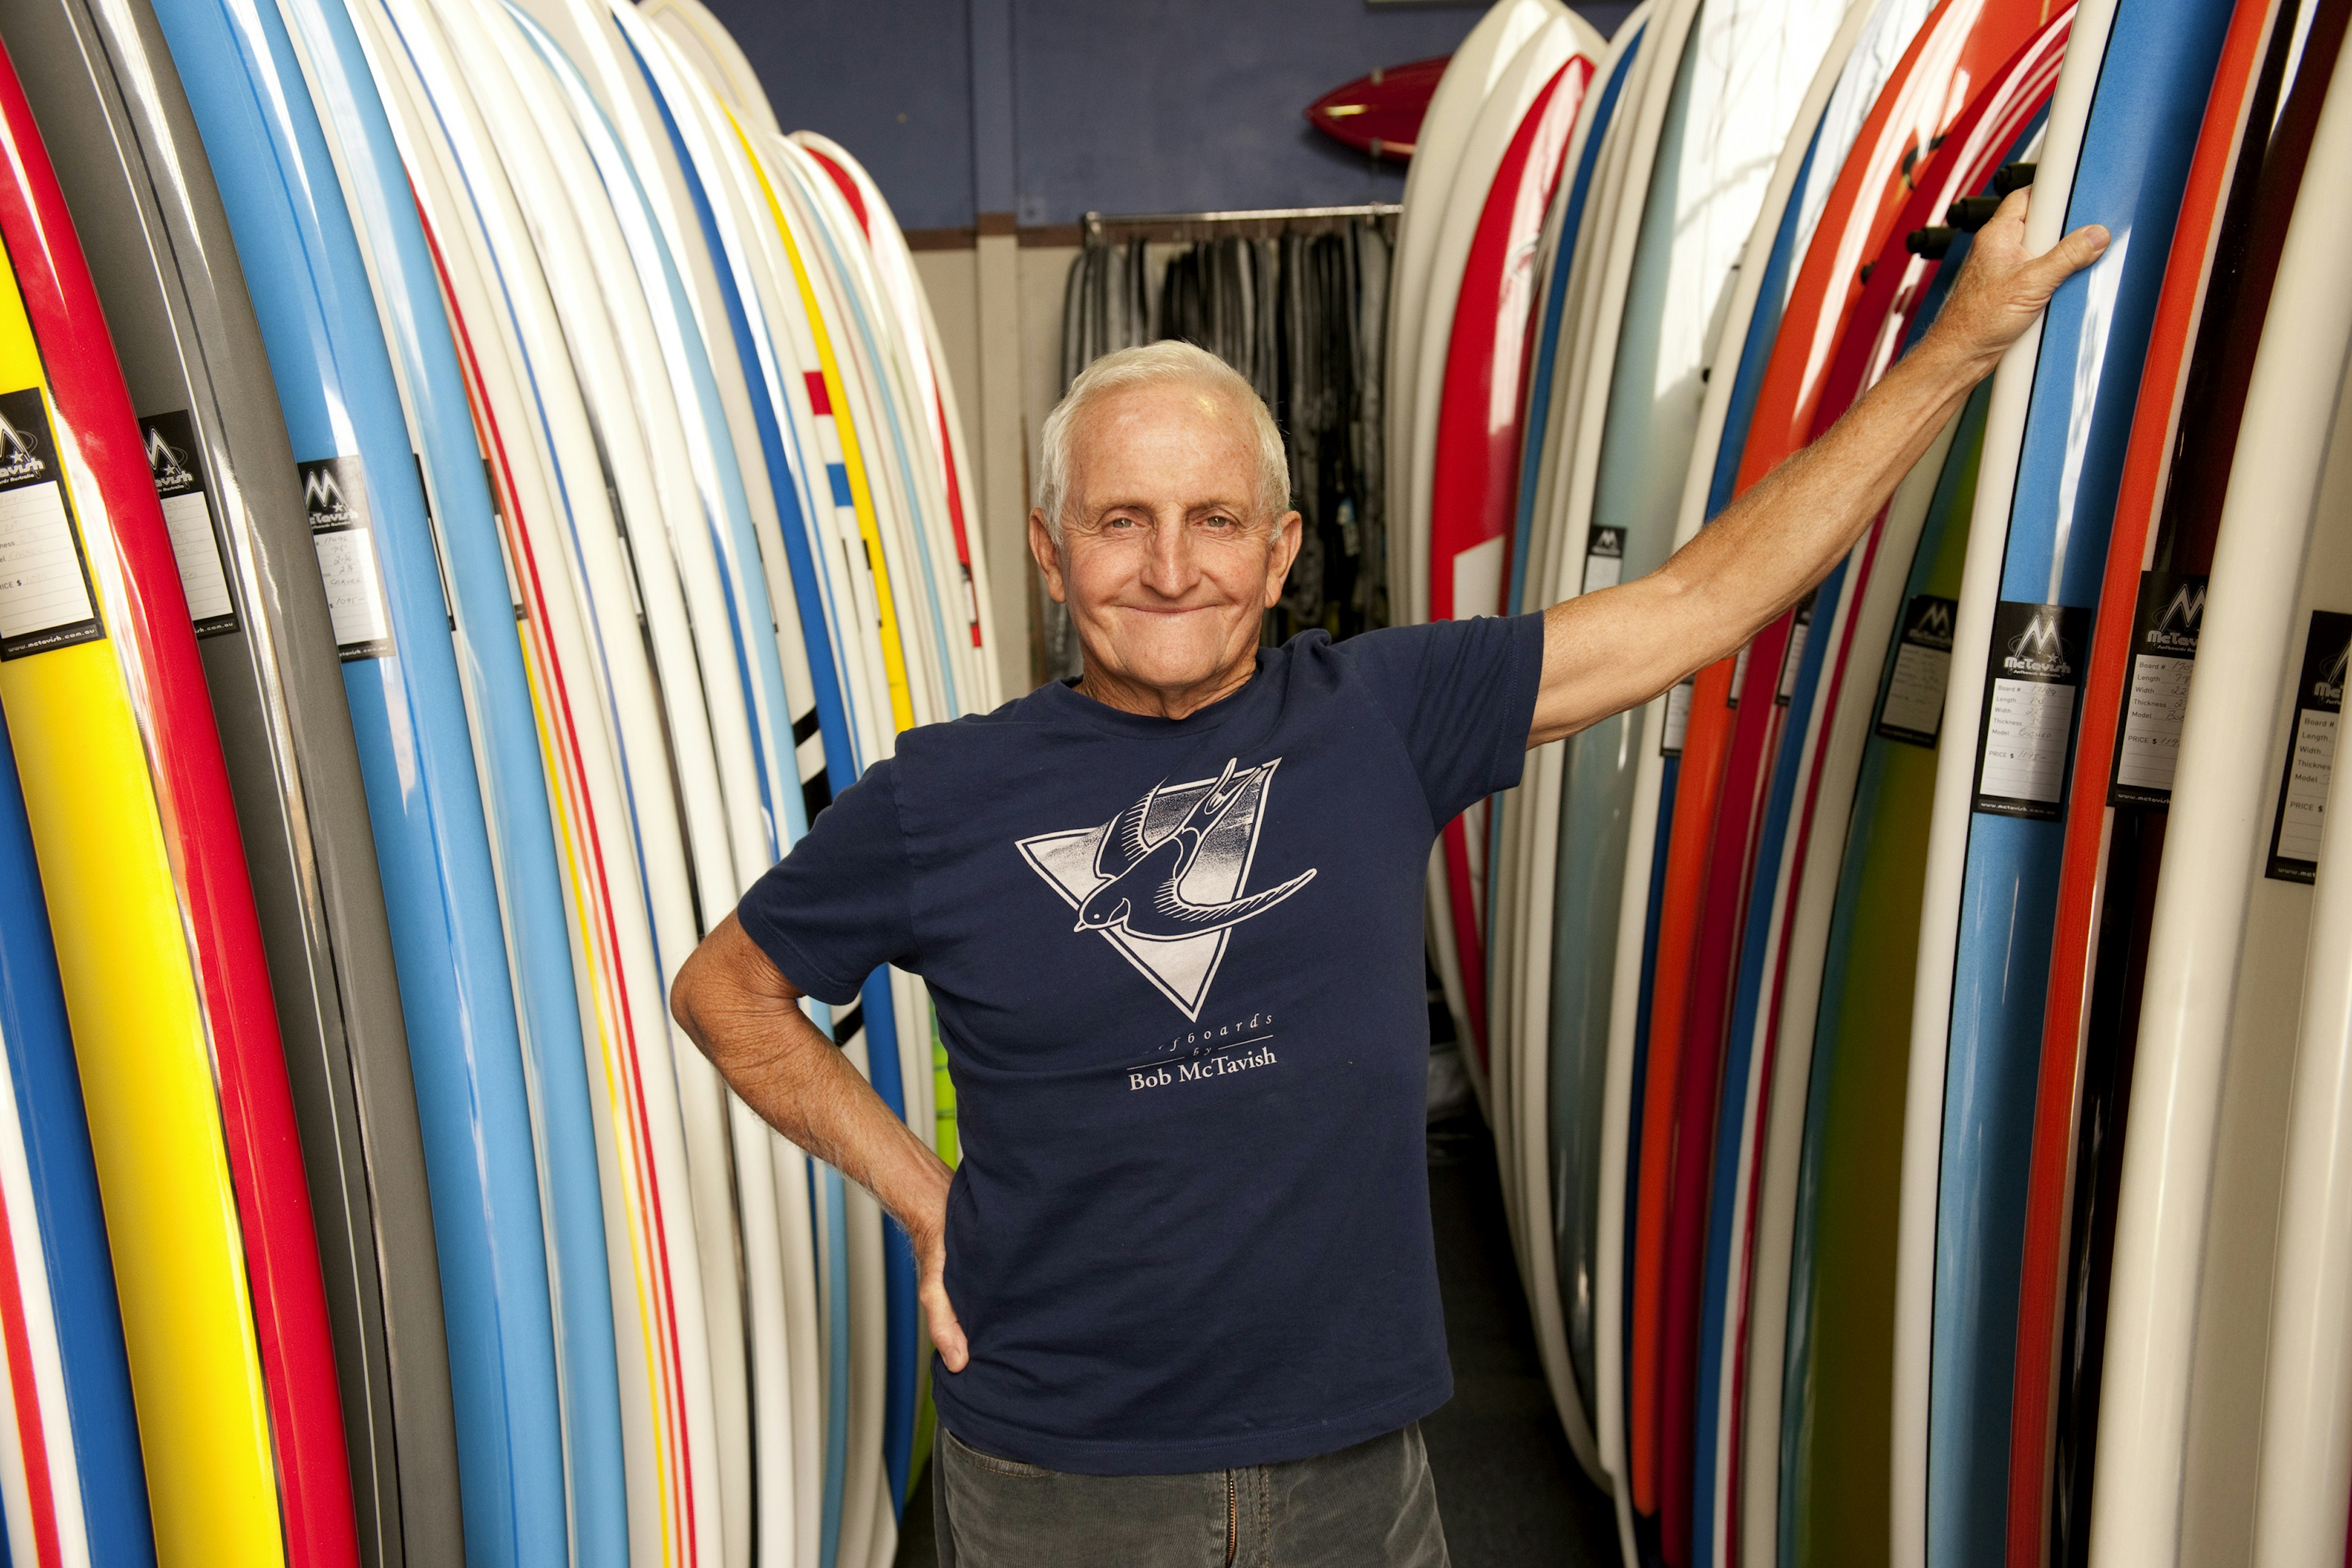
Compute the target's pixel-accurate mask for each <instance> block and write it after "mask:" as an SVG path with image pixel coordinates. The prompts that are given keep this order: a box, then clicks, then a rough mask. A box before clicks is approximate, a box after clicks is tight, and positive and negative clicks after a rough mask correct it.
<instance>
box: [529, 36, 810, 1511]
mask: <svg viewBox="0 0 2352 1568" xmlns="http://www.w3.org/2000/svg"><path fill="white" fill-rule="evenodd" d="M509 16H512V17H513V18H514V20H515V22H516V23H517V25H518V26H520V28H521V30H522V31H523V33H524V34H525V35H526V37H529V39H530V44H531V45H532V47H536V48H537V50H538V51H539V53H540V55H541V58H542V60H543V61H544V62H545V63H546V65H547V67H548V74H549V77H550V79H551V81H552V83H553V84H554V85H555V86H556V87H557V88H558V89H560V90H561V91H562V95H563V98H564V100H565V101H566V102H567V104H568V105H569V107H570V109H571V110H572V123H573V126H574V128H575V130H576V131H577V132H579V134H580V135H581V136H582V138H583V141H584V143H585V146H586V149H587V151H588V153H589V155H590V157H591V159H592V160H593V164H594V167H595V171H596V174H597V175H598V177H599V178H600V179H601V180H602V181H603V183H604V193H605V195H607V197H609V198H610V200H611V204H612V208H613V215H614V218H615V219H616V220H618V223H619V226H620V230H621V233H622V236H623V237H624V238H625V243H626V246H627V249H628V254H629V257H630V259H631V261H632V263H633V264H634V265H635V270H636V273H637V279H638V282H639V284H640V287H641V288H642V289H643V290H644V293H645V300H646V305H647V307H648V308H649V314H650V317H651V322H652V325H653V328H654V334H655V337H656V342H657V345H658V349H659V353H660V356H661V364H662V368H663V369H664V370H665V371H666V372H667V376H668V382H669V385H670V387H671V389H672V395H673V396H674V397H675V398H676V399H677V405H678V410H679V416H680V419H679V423H680V425H681V426H682V427H683V429H684V432H685V437H686V439H685V451H686V453H687V455H688V459H689V461H690V464H691V466H692V468H693V470H694V479H695V484H696V489H697V491H698V496H699V499H700V500H701V510H700V512H699V515H698V516H696V517H689V518H680V517H679V516H677V514H676V513H669V514H666V516H665V519H664V521H665V522H666V523H667V531H668V535H669V540H670V552H671V553H672V555H673V556H674V557H675V558H676V560H677V563H678V566H679V577H680V584H681V586H682V587H683V589H684V593H685V596H686V605H687V611H688V618H689V620H690V621H691V624H692V626H693V635H694V640H695V647H696V654H697V658H698V664H699V666H700V668H701V671H702V673H703V686H704V691H705V694H706V700H708V701H709V705H710V723H711V734H712V738H713V742H714V746H715V750H716V753H717V760H718V763H719V781H720V786H721V790H722V792H723V795H724V796H725V799H726V801H727V805H728V815H729V828H730V831H729V834H728V845H729V847H730V851H731V857H732V862H733V866H732V869H733V879H732V880H731V882H730V883H729V884H728V885H727V888H726V889H725V890H723V891H722V892H721V895H720V896H721V897H725V896H726V895H727V893H728V892H731V893H733V894H736V895H740V891H741V889H744V888H746V887H749V886H750V885H751V882H752V881H754V880H756V879H758V877H759V876H760V875H761V873H762V872H764V871H765V869H766V868H767V867H768V866H769V865H771V864H772V863H773V862H774V860H775V859H776V858H778V856H779V855H780V853H781V850H782V843H781V839H780V837H779V836H778V831H777V830H778V826H779V825H780V816H781V814H782V811H783V810H784V809H785V807H784V805H783V804H782V802H781V801H780V800H779V799H778V795H779V793H780V792H782V794H783V795H785V797H786V798H787V799H790V798H791V795H792V794H793V792H790V791H785V790H784V786H783V780H782V777H780V776H777V775H775V774H772V773H771V772H770V771H769V768H768V764H767V761H766V759H767V757H768V756H771V755H778V754H779V753H778V747H779V745H780V743H782V742H783V741H784V740H785V739H786V736H787V734H788V731H786V730H785V729H784V722H783V721H784V711H783V710H784V705H785V696H784V691H783V679H782V668H781V666H780V664H779V663H778V661H777V658H776V649H775V642H774V638H773V634H772V619H771V617H770V616H769V613H768V607H767V603H766V591H765V587H764V584H762V583H761V581H760V579H759V578H758V576H757V574H755V573H751V572H746V571H744V570H743V569H742V563H741V552H750V551H755V550H756V543H755V542H754V541H753V540H752V537H751V516H750V509H749V503H748V501H747V500H746V498H745V495H744V487H743V483H742V476H741V473H740V469H738V468H737V467H736V465H735V460H734V451H733V447H732V444H731V440H730V436H729V434H728V429H727V423H726V415H725V411H724V408H723V406H722V405H721V403H720V399H719V389H718V384H717V380H716V378H715V376H714V375H713V374H712V371H711V366H710V362H709V357H708V354H707V353H706V351H705V349H704V345H703V340H702V337H701V333H700V329H699V327H698V323H697V322H696V321H695V319H694V316H693V312H692V310H691V306H690V303H689V301H688V298H687V294H686V289H685V284H684V280H683V279H682V278H681V277H680V275H679V268H678V267H677V261H676V259H675V258H674V254H673V253H672V252H671V250H670V249H669V247H667V244H666V242H665V241H664V239H663V237H662V233H661V227H660V224H659V220H658V217H657V216H656V213H655V212H654V210H653V207H652V204H651V203H650V201H649V200H648V199H647V197H646V192H645V188H644V186H643V184H642V183H641V182H640V181H639V180H638V178H637V176H636V174H635V171H634V169H633V168H632V167H631V165H630V163H629V162H628V157H627V153H625V150H624V149H623V147H622V146H621V144H620V141H619V137H618V134H617V132H615V131H614V127H613V125H612V122H611V121H610V120H609V119H608V118H607V117H606V116H605V115H604V110H603V108H602V106H601V105H600V104H599V103H598V102H597V100H596V99H595V97H594V95H593V93H592V92H591V91H590V89H589V87H588V83H587V80H586V79H585V78H584V77H583V76H582V75H581V74H580V72H579V70H578V68H577V67H576V66H574V65H573V63H572V60H571V58H570V57H569V56H568V55H566V54H565V53H564V52H563V51H562V49H561V48H560V47H558V46H557V45H556V43H555V41H554V39H553V38H552V37H551V36H550V35H548V34H547V33H546V32H545V30H544V29H541V28H540V27H539V26H538V24H537V23H536V22H535V21H533V20H532V19H531V18H530V16H529V14H528V13H527V12H524V11H521V10H520V9H519V8H516V7H509ZM747 626H757V627H761V628H764V629H767V630H768V635H767V636H766V637H764V638H763V639H761V641H760V642H757V643H753V642H749V641H747V639H746V638H745V637H744V636H743V628H745V627H747ZM795 804H796V803H795ZM701 891H702V894H703V897H702V900H701V902H700V905H699V908H700V910H702V911H703V918H704V920H705V921H711V920H715V919H716V918H717V917H716V914H715V910H717V909H718V908H719V907H721V906H720V905H719V903H718V902H717V901H716V900H713V898H712V897H711V893H712V891H713V889H709V888H708V887H705V888H703V889H701ZM713 1087H714V1088H718V1089H719V1092H720V1093H721V1094H722V1095H724V1096H725V1100H724V1114H725V1117H726V1120H727V1122H728V1126H729V1131H730V1134H731V1137H732V1152H733V1163H734V1180H735V1188H734V1197H735V1204H736V1205H737V1206H738V1207H739V1209H740V1216H739V1218H740V1224H739V1226H738V1234H739V1238H740V1247H741V1254H740V1268H741V1278H742V1284H741V1285H740V1290H741V1292H742V1295H743V1300H744V1310H745V1311H746V1314H747V1317H746V1321H745V1329H744V1331H745V1332H746V1333H747V1334H748V1337H749V1344H750V1352H751V1367H750V1369H749V1371H750V1374H751V1386H750V1393H751V1400H750V1401H749V1409H748V1410H747V1412H746V1418H747V1420H748V1421H750V1423H751V1431H752V1435H753V1457H754V1462H755V1464H756V1467H757V1468H756V1472H755V1474H753V1475H751V1476H747V1477H746V1478H744V1479H743V1481H742V1484H743V1485H744V1486H745V1487H746V1488H747V1489H751V1488H753V1487H756V1488H757V1500H756V1503H755V1505H754V1513H753V1518H754V1519H756V1521H758V1524H759V1526H761V1527H764V1526H766V1525H768V1524H769V1522H770V1521H773V1525H774V1528H777V1529H778V1530H780V1531H782V1532H783V1533H784V1534H786V1535H787V1536H789V1535H790V1534H791V1532H792V1510H793V1488H792V1480H791V1451H792V1450H791V1443H792V1431H791V1399H790V1394H789V1390H788V1387H787V1379H788V1367H789V1364H790V1352H789V1350H788V1348H787V1346H786V1343H785V1306H784V1295H785V1289H786V1287H785V1281H784V1272H783V1259H782V1254H781V1251H780V1238H779V1236H778V1231H777V1227H776V1218H775V1215H774V1206H773V1194H774V1190H775V1175H774V1168H773V1164H772V1159H771V1156H770V1152H769V1145H770V1140H769V1139H768V1137H767V1136H766V1130H765V1128H764V1127H763V1126H762V1124H761V1122H760V1121H759V1119H758V1118H757V1117H756V1116H754V1115H752V1114H751V1112H750V1110H749V1108H748V1107H745V1106H743V1105H742V1104H741V1102H740V1100H737V1099H736V1098H735V1097H734V1096H733V1095H732V1094H730V1093H727V1092H726V1091H725V1090H724V1089H723V1087H720V1086H717V1085H714V1086H713ZM707 1245H709V1243H708V1241H706V1246H707ZM714 1331H716V1325H714ZM719 1375H724V1374H723V1373H720V1372H719V1370H718V1369H717V1368H714V1376H719ZM753 1529H754V1525H753V1522H752V1520H746V1521H744V1526H743V1531H742V1533H743V1536H744V1540H743V1542H742V1544H741V1545H740V1547H738V1546H736V1545H735V1544H734V1542H733V1539H732V1537H733V1531H731V1530H730V1553H731V1552H742V1553H744V1554H746V1555H747V1556H748V1553H749V1552H751V1550H752V1548H753V1546H754V1544H755V1542H753V1541H752V1540H751V1533H752V1531H753Z"/></svg>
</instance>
